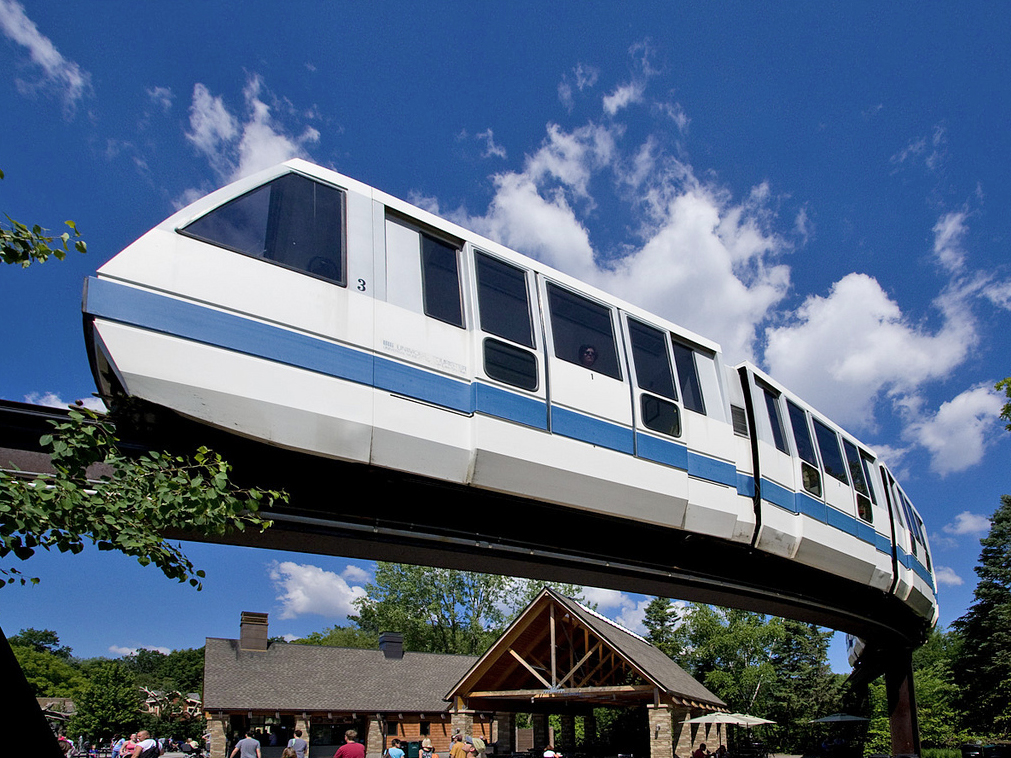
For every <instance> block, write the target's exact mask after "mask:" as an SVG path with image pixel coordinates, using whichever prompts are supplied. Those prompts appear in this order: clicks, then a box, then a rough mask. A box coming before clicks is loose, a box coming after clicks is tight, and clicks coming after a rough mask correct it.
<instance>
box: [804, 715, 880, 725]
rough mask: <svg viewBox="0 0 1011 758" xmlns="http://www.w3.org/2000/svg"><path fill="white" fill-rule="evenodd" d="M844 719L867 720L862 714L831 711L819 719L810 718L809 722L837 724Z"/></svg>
mask: <svg viewBox="0 0 1011 758" xmlns="http://www.w3.org/2000/svg"><path fill="white" fill-rule="evenodd" d="M845 721H867V719H865V718H864V717H863V716H850V715H849V714H848V713H833V714H832V715H830V716H822V717H821V718H820V719H811V721H810V722H808V723H811V724H837V723H842V722H845Z"/></svg>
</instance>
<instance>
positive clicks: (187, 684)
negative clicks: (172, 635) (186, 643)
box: [121, 647, 204, 695]
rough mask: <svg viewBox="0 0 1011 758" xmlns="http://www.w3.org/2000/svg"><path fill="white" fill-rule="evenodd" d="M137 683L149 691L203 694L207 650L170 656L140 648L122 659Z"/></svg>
mask: <svg viewBox="0 0 1011 758" xmlns="http://www.w3.org/2000/svg"><path fill="white" fill-rule="evenodd" d="M121 665H122V666H123V667H124V668H125V669H126V670H127V671H130V672H131V673H132V674H133V676H134V679H135V680H136V682H137V684H138V685H139V686H141V687H147V688H148V689H149V690H161V691H166V692H167V691H175V692H179V693H181V694H183V695H187V694H189V693H191V692H200V691H201V689H202V688H203V682H204V649H203V648H202V647H201V648H189V649H186V650H173V651H171V652H170V653H168V654H167V655H166V654H165V653H162V652H160V651H158V650H146V649H144V648H141V649H140V650H138V651H137V652H136V653H134V654H133V655H130V656H127V657H126V658H123V659H122V664H121Z"/></svg>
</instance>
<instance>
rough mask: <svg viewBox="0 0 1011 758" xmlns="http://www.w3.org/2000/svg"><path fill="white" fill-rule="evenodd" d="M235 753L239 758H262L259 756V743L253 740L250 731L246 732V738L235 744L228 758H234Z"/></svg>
mask: <svg viewBox="0 0 1011 758" xmlns="http://www.w3.org/2000/svg"><path fill="white" fill-rule="evenodd" d="M236 753H238V755H239V758H263V756H261V755H260V743H259V742H257V741H256V740H255V739H253V732H252V730H248V731H247V732H246V736H245V737H244V738H243V739H241V740H239V741H238V742H236V743H235V747H233V748H232V754H231V755H230V756H229V758H235V755H236Z"/></svg>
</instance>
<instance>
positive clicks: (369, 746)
mask: <svg viewBox="0 0 1011 758" xmlns="http://www.w3.org/2000/svg"><path fill="white" fill-rule="evenodd" d="M363 737H364V743H365V756H366V758H380V757H381V756H382V754H383V753H384V752H386V745H384V744H383V723H382V722H381V721H380V720H379V716H377V715H373V716H369V733H368V734H365V735H361V734H359V735H358V739H359V740H362V738H363ZM337 739H338V740H339V741H340V742H339V744H341V745H343V744H344V735H337Z"/></svg>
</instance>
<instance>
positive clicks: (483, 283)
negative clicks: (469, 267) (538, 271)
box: [474, 253, 534, 347]
mask: <svg viewBox="0 0 1011 758" xmlns="http://www.w3.org/2000/svg"><path fill="white" fill-rule="evenodd" d="M474 259H475V262H476V269H477V302H478V309H479V312H480V318H481V329H482V330H484V331H486V332H488V333H489V334H494V335H496V336H498V337H502V338H503V339H507V340H511V341H512V342H516V343H518V344H520V345H525V346H526V347H533V346H534V333H533V329H532V325H531V319H530V293H529V291H528V290H527V277H526V272H524V271H523V269H520V268H516V267H515V266H512V265H510V264H508V263H505V262H503V261H500V260H499V259H497V258H492V257H491V256H490V255H485V254H484V253H477V254H476V255H475V256H474Z"/></svg>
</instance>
